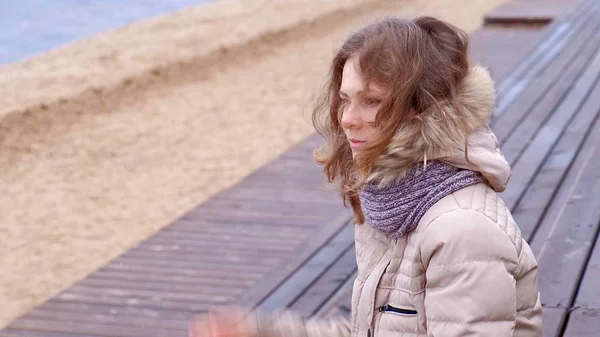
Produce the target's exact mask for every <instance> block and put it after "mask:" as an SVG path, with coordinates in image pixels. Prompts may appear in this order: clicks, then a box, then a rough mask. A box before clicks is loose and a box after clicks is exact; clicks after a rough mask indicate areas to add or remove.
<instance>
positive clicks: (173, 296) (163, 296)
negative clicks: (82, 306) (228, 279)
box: [59, 282, 241, 303]
mask: <svg viewBox="0 0 600 337" xmlns="http://www.w3.org/2000/svg"><path fill="white" fill-rule="evenodd" d="M239 293H241V291H239V290H238V291H232V292H231V293H230V294H214V293H207V292H186V291H184V290H183V289H175V288H173V289H168V290H166V291H158V290H145V289H142V288H134V289H131V288H129V289H124V288H120V287H116V286H114V285H112V286H110V285H109V286H107V287H102V288H100V287H95V286H91V285H86V284H85V282H82V283H79V284H75V285H73V286H72V287H70V288H69V289H67V290H65V291H64V292H62V293H61V294H60V295H59V297H61V298H64V299H77V298H79V297H88V296H89V297H97V298H105V297H106V298H111V299H122V300H123V302H127V301H129V300H130V299H138V300H152V301H163V300H164V301H173V302H185V303H223V302H226V301H227V300H229V299H230V298H231V297H233V296H236V295H238V294H239Z"/></svg>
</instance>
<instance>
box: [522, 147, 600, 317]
mask: <svg viewBox="0 0 600 337" xmlns="http://www.w3.org/2000/svg"><path fill="white" fill-rule="evenodd" d="M599 156H600V146H598V144H596V147H595V149H594V152H593V155H592V156H588V157H587V158H586V159H587V162H586V164H585V165H584V167H585V168H584V170H583V171H582V172H581V174H580V176H579V179H578V180H577V183H576V185H574V187H572V190H571V193H569V194H570V198H569V201H568V202H567V203H565V204H563V205H554V207H560V212H559V214H558V216H557V217H556V218H554V219H547V220H548V221H546V223H545V225H546V226H550V228H551V230H550V231H549V232H548V236H539V235H536V236H535V237H534V238H533V241H534V242H537V245H540V247H541V248H540V249H539V254H538V263H539V280H540V281H539V283H540V292H541V293H542V294H543V296H542V300H543V303H544V304H545V305H547V306H551V307H557V308H569V307H570V306H571V304H572V302H573V300H574V296H575V292H576V290H577V286H578V284H579V279H580V278H581V275H582V274H583V271H584V268H585V263H586V261H587V259H588V257H589V254H590V252H591V249H592V247H591V245H592V243H593V242H594V240H595V235H597V234H598V226H599V225H600V207H598V205H600V160H597V159H598V158H600V157H599ZM567 188H569V187H567ZM552 220H553V221H552Z"/></svg>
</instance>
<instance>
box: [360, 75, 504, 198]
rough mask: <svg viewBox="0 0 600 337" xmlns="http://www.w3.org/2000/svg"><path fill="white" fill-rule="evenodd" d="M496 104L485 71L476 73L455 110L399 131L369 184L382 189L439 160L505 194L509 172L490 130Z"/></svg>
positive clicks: (438, 109) (439, 110)
mask: <svg viewBox="0 0 600 337" xmlns="http://www.w3.org/2000/svg"><path fill="white" fill-rule="evenodd" d="M495 100H496V92H495V88H494V82H493V80H492V78H491V76H490V74H489V72H488V71H487V69H485V68H483V67H482V66H474V67H472V68H471V70H470V71H469V74H468V75H467V76H466V77H465V79H464V80H463V83H462V85H461V88H460V91H459V93H458V97H456V99H455V101H454V104H451V102H448V101H446V102H443V101H442V102H440V104H439V106H435V107H431V108H430V109H428V110H426V111H424V112H422V113H421V114H420V115H419V116H418V117H416V118H414V119H413V120H412V121H411V122H410V123H408V124H407V125H403V126H401V127H400V128H398V130H397V131H396V133H395V135H394V136H393V137H392V140H391V142H390V144H389V145H388V147H387V149H386V150H385V152H384V153H383V154H382V155H381V156H380V157H379V159H378V160H377V162H376V163H375V165H374V167H373V170H372V172H371V175H370V176H369V178H368V180H367V181H368V182H372V181H377V182H379V185H381V186H384V185H387V184H389V183H392V182H394V181H397V180H399V179H402V178H403V177H404V175H405V174H406V172H407V170H408V169H409V168H410V167H411V166H412V165H414V164H417V163H424V164H425V165H426V164H427V161H428V160H434V159H438V160H441V161H444V162H446V163H448V164H451V165H454V166H457V167H461V168H466V169H471V170H474V171H478V172H480V173H481V174H482V175H483V176H484V177H485V178H486V179H487V180H488V182H489V184H490V186H491V187H492V188H493V189H494V190H496V191H498V192H500V191H503V190H504V189H505V188H506V184H507V182H508V179H509V178H510V166H509V165H508V163H507V162H506V160H505V159H504V156H503V155H502V153H501V152H500V150H499V145H498V142H497V140H496V137H495V135H494V134H493V133H492V131H491V130H490V129H489V127H488V126H487V124H488V123H489V120H490V118H491V116H492V113H493V109H494V105H495Z"/></svg>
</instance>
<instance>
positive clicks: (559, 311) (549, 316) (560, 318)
mask: <svg viewBox="0 0 600 337" xmlns="http://www.w3.org/2000/svg"><path fill="white" fill-rule="evenodd" d="M542 316H543V317H542V321H543V323H542V336H543V337H561V335H560V333H561V331H562V327H563V326H564V324H565V322H566V319H567V309H565V308H549V307H545V308H543V312H542Z"/></svg>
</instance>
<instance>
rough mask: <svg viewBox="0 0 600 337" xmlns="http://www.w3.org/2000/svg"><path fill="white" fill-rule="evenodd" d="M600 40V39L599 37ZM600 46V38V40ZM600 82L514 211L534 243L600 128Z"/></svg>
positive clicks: (523, 231) (599, 41)
mask: <svg viewBox="0 0 600 337" xmlns="http://www.w3.org/2000/svg"><path fill="white" fill-rule="evenodd" d="M599 37H600V36H599ZM598 44H600V39H599V40H598ZM598 106H600V83H596V87H595V88H594V89H593V91H592V92H591V94H590V96H589V97H588V99H587V100H586V102H585V103H584V105H583V106H582V107H581V109H580V110H579V111H578V112H577V115H576V116H575V118H574V119H573V120H572V121H571V122H570V123H569V125H568V126H567V128H566V130H565V131H564V133H563V134H562V136H561V138H560V140H559V141H558V143H557V144H556V146H555V147H554V148H553V149H552V151H551V152H550V155H549V156H548V157H547V158H546V159H545V161H544V163H543V164H542V167H541V168H540V170H539V171H538V172H537V174H536V175H535V178H534V179H533V181H532V183H531V184H530V185H529V186H528V187H527V189H526V190H525V191H524V195H523V197H522V198H521V201H520V202H519V205H518V207H517V208H516V209H515V210H514V211H513V217H514V218H515V221H516V222H517V223H518V224H519V225H520V227H521V233H522V235H523V237H524V238H526V239H527V240H528V241H529V240H531V238H532V237H533V234H534V233H535V230H536V228H537V225H538V224H539V223H540V221H541V219H542V217H543V215H544V213H545V212H546V209H547V207H548V206H549V205H550V202H551V200H552V197H553V196H554V195H555V193H556V191H557V190H558V189H559V187H560V185H561V183H562V182H563V180H564V178H565V176H566V174H567V172H568V170H569V168H570V167H571V165H572V163H573V162H574V160H575V158H576V156H577V154H578V153H579V150H580V149H581V148H582V146H583V144H585V140H586V138H587V137H588V136H589V134H590V132H591V131H592V130H594V128H596V127H600V122H598V116H599V114H600V111H599V110H598Z"/></svg>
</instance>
